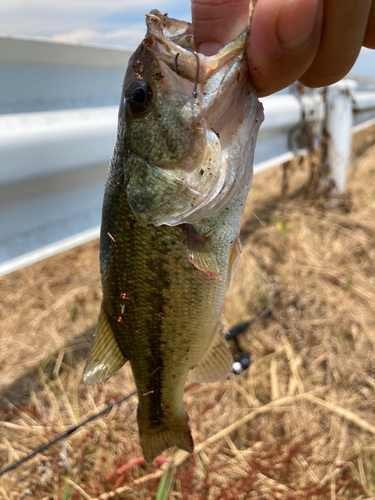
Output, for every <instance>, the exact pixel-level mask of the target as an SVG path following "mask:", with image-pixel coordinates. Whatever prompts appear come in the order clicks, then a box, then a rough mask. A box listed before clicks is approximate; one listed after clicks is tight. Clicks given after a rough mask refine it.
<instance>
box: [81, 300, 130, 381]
mask: <svg viewBox="0 0 375 500" xmlns="http://www.w3.org/2000/svg"><path fill="white" fill-rule="evenodd" d="M126 361H127V359H126V358H125V356H124V355H123V354H122V352H121V350H120V348H119V346H118V344H117V341H116V338H115V335H114V333H113V330H112V327H111V325H110V324H109V321H108V317H107V314H106V312H105V310H104V307H103V304H102V307H101V310H100V316H99V324H98V328H97V330H96V334H95V338H94V345H93V347H92V349H91V353H90V356H89V358H88V360H87V362H86V365H85V369H84V372H83V381H84V383H85V384H87V385H96V384H102V383H103V382H105V381H106V380H108V379H109V377H111V376H112V375H113V374H114V373H115V372H117V370H118V369H119V368H121V367H122V365H123V364H124V363H126Z"/></svg>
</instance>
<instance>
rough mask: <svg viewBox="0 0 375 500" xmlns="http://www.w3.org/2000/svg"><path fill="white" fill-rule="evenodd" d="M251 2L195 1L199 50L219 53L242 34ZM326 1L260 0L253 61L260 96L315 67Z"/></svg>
mask: <svg viewBox="0 0 375 500" xmlns="http://www.w3.org/2000/svg"><path fill="white" fill-rule="evenodd" d="M249 5H250V0H192V18H193V29H194V39H195V44H196V49H197V50H199V51H200V52H202V53H204V54H205V55H212V54H214V53H216V52H217V51H218V50H219V49H220V48H221V47H223V46H224V45H226V44H227V43H229V42H230V41H231V40H233V39H234V38H236V37H237V36H238V35H239V34H240V33H242V32H243V31H244V30H245V29H246V27H247V23H248V17H249ZM322 17H323V0H286V1H285V0H258V1H257V2H256V7H255V9H254V13H253V16H252V19H251V29H250V34H249V39H248V59H249V67H250V75H251V79H252V82H253V84H254V86H255V88H256V90H257V91H258V94H259V95H260V96H265V95H268V94H271V93H272V92H276V91H277V90H280V89H282V88H284V87H287V86H288V85H290V84H291V83H293V82H294V81H296V80H298V78H300V77H301V76H302V75H303V74H304V73H305V72H306V70H307V69H308V68H309V67H310V65H311V63H312V61H313V60H314V57H315V55H316V53H317V50H318V47H319V41H320V34H321V25H322Z"/></svg>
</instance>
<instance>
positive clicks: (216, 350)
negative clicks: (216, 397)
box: [191, 323, 233, 382]
mask: <svg viewBox="0 0 375 500" xmlns="http://www.w3.org/2000/svg"><path fill="white" fill-rule="evenodd" d="M232 368H233V358H232V354H231V353H230V350H229V347H228V343H227V341H226V340H225V338H224V326H223V325H222V323H219V326H218V328H217V331H216V333H215V335H214V337H213V339H212V342H211V345H210V346H209V348H208V349H207V351H206V352H205V354H204V355H203V358H202V359H201V360H200V362H199V363H198V364H197V366H195V367H194V368H193V369H192V371H191V375H192V377H193V380H195V381H196V382H216V381H217V380H222V379H225V378H227V377H228V375H229V373H230V372H231V371H232Z"/></svg>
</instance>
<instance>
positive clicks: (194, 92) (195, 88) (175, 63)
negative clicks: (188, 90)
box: [174, 47, 199, 99]
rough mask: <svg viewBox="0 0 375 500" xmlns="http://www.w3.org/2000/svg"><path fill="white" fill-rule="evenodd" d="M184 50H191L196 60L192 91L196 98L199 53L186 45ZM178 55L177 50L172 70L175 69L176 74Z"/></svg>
mask: <svg viewBox="0 0 375 500" xmlns="http://www.w3.org/2000/svg"><path fill="white" fill-rule="evenodd" d="M185 50H188V51H189V52H192V54H194V57H195V60H196V63H197V68H196V71H195V81H194V91H193V96H194V98H195V99H196V98H197V96H198V80H199V55H198V53H197V52H195V50H193V49H190V48H188V47H187V48H186V49H185ZM179 55H180V54H179V52H177V54H176V55H175V58H174V70H175V72H176V74H177V75H178V66H177V59H178V56H179Z"/></svg>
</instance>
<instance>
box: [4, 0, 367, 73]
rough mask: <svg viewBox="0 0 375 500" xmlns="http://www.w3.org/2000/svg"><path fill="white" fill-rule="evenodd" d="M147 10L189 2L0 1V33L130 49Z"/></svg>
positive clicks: (184, 9)
mask: <svg viewBox="0 0 375 500" xmlns="http://www.w3.org/2000/svg"><path fill="white" fill-rule="evenodd" d="M153 8H157V9H158V10H160V11H161V12H163V13H164V12H167V13H168V14H169V16H170V17H175V18H177V19H183V20H185V21H191V13H190V0H62V1H57V0H0V35H10V36H26V37H32V38H35V37H37V38H48V39H50V40H55V41H60V42H68V43H80V44H94V45H107V46H113V47H126V48H130V49H134V48H135V47H137V46H138V44H139V43H140V42H141V40H142V39H143V37H144V35H145V32H146V27H145V21H144V14H145V13H147V12H150V10H152V9H153ZM352 74H355V75H364V76H369V77H372V78H375V51H373V50H370V49H363V50H362V53H361V56H360V57H359V59H358V61H357V63H356V65H355V66H354V68H353V70H352Z"/></svg>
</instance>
